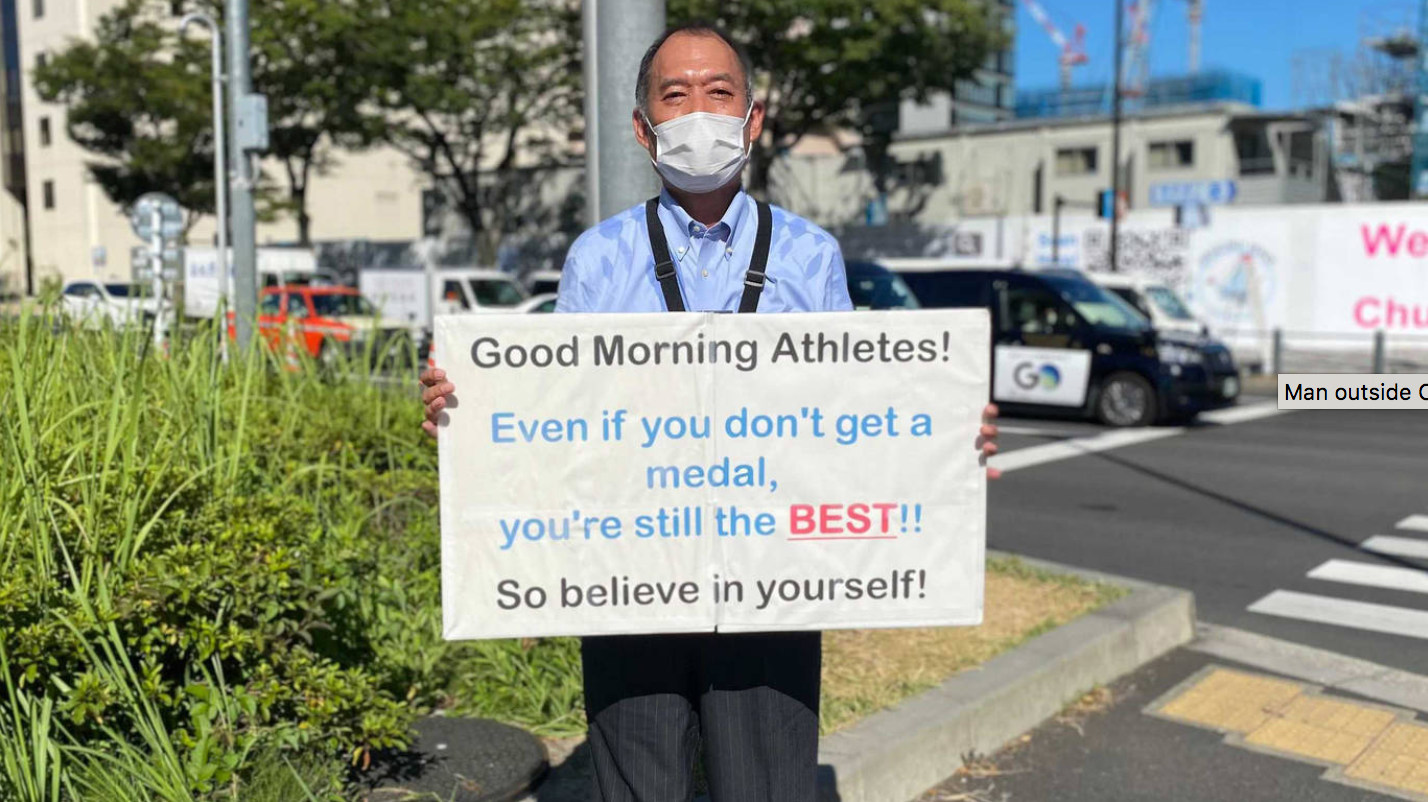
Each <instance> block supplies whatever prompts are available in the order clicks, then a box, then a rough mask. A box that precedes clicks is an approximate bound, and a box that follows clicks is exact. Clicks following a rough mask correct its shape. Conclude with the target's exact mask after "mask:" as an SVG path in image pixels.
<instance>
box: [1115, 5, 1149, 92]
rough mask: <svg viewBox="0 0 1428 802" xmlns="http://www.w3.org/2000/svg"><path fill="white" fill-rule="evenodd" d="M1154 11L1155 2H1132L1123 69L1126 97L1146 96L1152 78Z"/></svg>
mask: <svg viewBox="0 0 1428 802" xmlns="http://www.w3.org/2000/svg"><path fill="white" fill-rule="evenodd" d="M1116 1H1117V2H1120V0H1116ZM1154 11H1155V0H1131V3H1130V34H1129V36H1127V37H1126V58H1125V62H1124V64H1123V66H1122V68H1121V94H1122V95H1124V96H1125V97H1140V96H1142V95H1144V94H1145V85H1146V82H1147V80H1148V79H1149V78H1150V18H1151V14H1152V13H1154Z"/></svg>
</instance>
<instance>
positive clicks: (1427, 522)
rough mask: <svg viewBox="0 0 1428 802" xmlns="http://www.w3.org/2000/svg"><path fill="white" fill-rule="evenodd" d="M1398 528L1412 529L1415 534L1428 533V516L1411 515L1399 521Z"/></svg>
mask: <svg viewBox="0 0 1428 802" xmlns="http://www.w3.org/2000/svg"><path fill="white" fill-rule="evenodd" d="M1396 526H1397V527H1398V528H1399V529H1411V530H1413V531H1415V532H1428V515H1410V516H1408V517H1407V518H1404V519H1403V520H1401V521H1399V522H1398V523H1397V524H1396Z"/></svg>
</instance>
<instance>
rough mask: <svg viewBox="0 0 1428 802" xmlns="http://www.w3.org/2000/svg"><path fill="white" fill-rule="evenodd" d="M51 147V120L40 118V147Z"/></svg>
mask: <svg viewBox="0 0 1428 802" xmlns="http://www.w3.org/2000/svg"><path fill="white" fill-rule="evenodd" d="M49 146H50V118H49V117H41V118H40V147H42V148H47V147H49Z"/></svg>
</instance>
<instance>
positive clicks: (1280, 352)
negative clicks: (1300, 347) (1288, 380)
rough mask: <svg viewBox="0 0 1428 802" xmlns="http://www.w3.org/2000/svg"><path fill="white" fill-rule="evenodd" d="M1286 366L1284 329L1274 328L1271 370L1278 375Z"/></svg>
mask: <svg viewBox="0 0 1428 802" xmlns="http://www.w3.org/2000/svg"><path fill="white" fill-rule="evenodd" d="M1283 368H1284V330H1283V329H1275V330H1274V345H1273V346H1272V347H1271V350H1270V361H1269V372H1270V373H1272V374H1274V375H1276V376H1278V375H1279V372H1280V371H1281V370H1282V369H1283Z"/></svg>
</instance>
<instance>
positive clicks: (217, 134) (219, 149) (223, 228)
mask: <svg viewBox="0 0 1428 802" xmlns="http://www.w3.org/2000/svg"><path fill="white" fill-rule="evenodd" d="M195 22H197V23H199V24H200V25H202V26H203V27H205V28H207V29H208V38H209V41H210V43H211V44H212V51H213V59H212V66H211V68H210V70H209V72H210V73H211V76H210V77H211V79H212V81H213V187H214V190H213V191H214V199H215V200H214V210H215V212H216V214H217V218H218V259H217V262H216V264H217V265H218V282H219V284H218V299H219V303H218V310H219V313H220V314H224V315H226V314H227V308H228V305H229V304H230V303H231V302H232V301H231V299H230V297H229V291H230V287H229V282H230V281H231V276H230V274H229V272H228V153H227V152H226V151H225V150H224V148H225V147H226V146H227V142H226V138H225V137H224V131H223V33H222V31H220V30H219V29H218V23H217V22H214V21H213V17H210V16H208V15H207V14H204V13H202V12H194V13H192V14H188V15H186V16H184V18H183V20H181V21H180V22H179V32H180V33H182V32H183V31H185V30H187V29H188V26H189V25H191V24H193V23H195ZM221 328H226V327H221ZM224 339H225V340H226V339H227V338H226V337H225V338H224Z"/></svg>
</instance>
